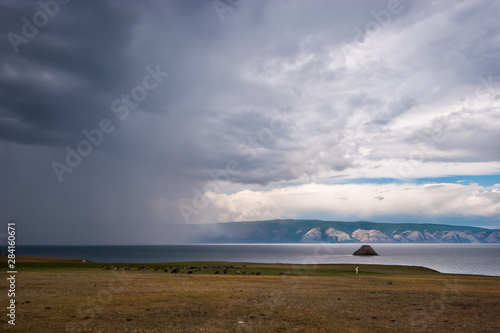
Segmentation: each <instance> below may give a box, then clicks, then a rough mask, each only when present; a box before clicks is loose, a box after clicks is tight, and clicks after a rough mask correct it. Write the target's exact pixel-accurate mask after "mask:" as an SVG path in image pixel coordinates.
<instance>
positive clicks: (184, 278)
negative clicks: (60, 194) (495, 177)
mask: <svg viewBox="0 0 500 333" xmlns="http://www.w3.org/2000/svg"><path fill="white" fill-rule="evenodd" d="M285 269H286V268H285ZM363 273H364V272H363ZM273 274H274V273H273ZM0 287H1V288H2V290H1V291H0V292H1V293H2V294H4V295H5V294H7V290H6V289H7V284H6V283H2V284H1V286H0ZM16 301H17V303H16V326H15V327H13V326H12V325H9V324H7V319H6V316H5V315H3V316H2V319H1V321H0V327H2V331H16V332H500V278H498V277H479V276H465V275H446V274H439V273H435V274H429V273H425V274H423V273H422V274H419V272H418V271H415V272H414V273H412V274H409V273H404V274H400V273H398V272H391V273H388V274H384V273H383V272H378V273H377V272H374V273H373V274H368V273H366V274H361V273H360V274H358V275H356V274H354V273H352V274H340V275H330V276H275V275H273V276H271V275H213V274H169V273H163V272H154V271H152V270H150V271H137V270H130V271H119V270H117V271H114V270H102V269H97V268H96V269H87V270H82V271H72V270H67V271H64V270H62V271H51V270H45V271H36V270H35V271H25V272H22V273H18V275H17V280H16ZM3 304H4V307H3V308H4V309H5V306H6V305H8V304H7V301H5V300H4V301H3ZM4 311H6V310H4ZM4 329H5V330H4Z"/></svg>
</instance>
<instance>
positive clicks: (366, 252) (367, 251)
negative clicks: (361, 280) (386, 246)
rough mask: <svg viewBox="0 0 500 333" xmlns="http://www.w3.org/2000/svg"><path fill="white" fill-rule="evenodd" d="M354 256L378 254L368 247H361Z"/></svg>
mask: <svg viewBox="0 0 500 333" xmlns="http://www.w3.org/2000/svg"><path fill="white" fill-rule="evenodd" d="M353 255H355V256H378V253H377V252H375V250H374V249H373V248H372V247H371V246H370V245H362V246H361V247H360V248H359V249H358V250H357V251H356V252H354V253H353Z"/></svg>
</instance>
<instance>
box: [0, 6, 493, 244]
mask: <svg viewBox="0 0 500 333" xmlns="http://www.w3.org/2000/svg"><path fill="white" fill-rule="evenodd" d="M46 2H47V3H49V2H50V0H46ZM50 3H52V2H50ZM391 3H392V2H391V1H356V2H353V3H349V4H345V3H341V2H333V1H313V2H305V1H250V0H246V1H243V2H242V3H241V5H239V6H238V7H236V8H234V10H233V11H227V12H225V13H224V14H223V20H221V19H220V16H219V14H218V13H217V10H216V9H215V8H214V6H213V2H212V1H210V0H209V1H165V2H164V1H149V2H135V1H100V2H97V1H92V2H89V1H76V0H73V1H70V2H69V3H67V4H65V5H62V4H61V5H60V6H59V12H58V13H57V14H55V15H53V17H52V16H51V17H50V18H49V19H48V22H47V24H45V25H43V27H39V29H38V33H37V34H36V35H35V36H34V37H32V38H31V37H30V38H28V42H27V43H20V44H18V45H17V48H18V52H16V50H15V48H16V47H13V46H12V43H11V40H9V38H8V34H9V33H15V34H17V35H21V36H22V28H23V24H25V21H23V17H26V19H27V20H29V21H31V22H32V21H33V16H34V15H36V13H37V12H39V11H41V10H43V9H41V7H40V5H39V4H38V3H37V2H29V1H27V2H19V1H16V2H14V1H11V2H4V3H2V5H1V6H2V10H0V27H1V28H0V32H1V34H0V35H1V37H2V38H1V39H0V140H1V142H0V157H1V159H2V164H1V165H0V172H1V174H2V175H8V176H7V177H2V180H1V183H0V185H1V188H2V189H6V190H5V191H2V192H1V193H0V196H1V197H0V199H1V202H2V210H1V212H2V213H1V214H2V215H0V218H1V219H4V220H5V219H7V218H18V219H19V220H21V221H26V224H25V225H26V228H27V229H26V230H25V232H26V242H34V241H37V242H39V241H38V240H37V235H44V236H45V237H47V238H46V242H48V243H50V242H56V241H59V239H60V238H61V237H60V236H61V234H70V235H71V237H69V238H68V242H73V241H75V240H77V239H78V237H79V236H80V235H81V236H82V237H84V238H85V239H86V240H87V242H98V243H113V242H114V240H113V239H110V238H109V237H114V238H116V239H118V238H119V239H120V242H125V243H126V242H127V240H128V241H129V242H131V241H133V242H148V241H154V242H162V240H163V238H162V237H165V239H174V240H175V236H174V235H170V236H169V232H173V229H169V232H165V233H164V234H162V235H163V236H162V235H156V236H154V237H153V236H151V234H154V233H155V232H154V230H159V229H161V228H162V227H160V225H161V223H164V222H177V223H178V222H183V219H182V216H181V215H180V213H179V210H178V204H177V202H178V200H180V199H182V198H184V199H186V198H187V200H188V201H189V200H191V199H192V198H193V196H194V194H193V193H195V192H196V190H197V189H199V190H200V191H203V189H204V186H205V185H206V184H207V183H208V182H211V181H213V179H214V175H218V177H219V178H221V179H226V180H228V183H230V185H227V186H229V187H228V188H231V189H232V190H234V191H237V190H239V189H240V188H245V187H246V186H248V187H251V186H254V187H262V188H264V187H265V186H267V185H268V184H270V183H273V182H280V181H290V182H294V181H303V180H311V179H314V178H315V177H318V176H319V175H323V174H327V175H331V174H332V173H334V172H340V171H345V170H347V169H349V168H351V169H362V168H363V163H364V162H363V161H361V160H360V157H363V158H364V157H367V158H368V159H369V158H370V156H372V157H373V160H384V159H387V158H393V157H399V156H400V155H398V153H397V152H398V150H399V151H405V150H407V148H408V145H410V144H413V142H414V141H415V140H414V139H415V136H416V134H415V133H419V131H425V130H428V129H429V128H431V127H432V126H433V125H432V124H433V122H440V121H441V122H443V123H447V122H449V121H450V120H449V119H448V118H446V117H447V115H446V114H442V113H440V114H439V116H436V117H428V119H427V118H426V119H425V121H424V120H422V122H419V123H418V124H416V123H415V124H414V123H413V120H412V118H409V119H410V120H407V119H406V118H405V117H412V116H414V115H415V113H418V112H420V111H421V110H424V112H423V113H426V114H427V113H429V111H428V110H431V109H433V108H436V109H439V108H440V107H441V106H440V105H437V104H438V103H437V101H438V102H439V101H440V100H441V99H442V98H444V97H449V98H452V97H453V98H454V97H457V98H458V97H460V96H457V94H458V93H457V91H460V93H463V94H464V95H467V94H469V93H471V94H473V93H474V91H473V90H474V87H475V85H476V83H477V77H478V76H482V77H484V78H488V75H492V77H493V78H494V80H497V79H496V78H497V77H498V75H499V71H498V68H499V67H498V66H499V65H498V62H497V61H496V60H495V59H496V54H497V53H498V47H499V46H498V43H493V42H492V41H493V40H494V39H495V38H498V23H497V18H496V17H495V15H493V14H492V13H494V12H495V4H494V3H490V2H487V1H484V2H480V3H479V4H475V3H474V2H465V3H463V4H454V3H453V2H446V3H444V4H442V3H441V2H417V3H414V1H401V2H395V3H396V5H395V6H394V5H391ZM448 9H449V10H448ZM440 15H442V17H440ZM446 15H448V16H446ZM374 28H375V30H373V29H374ZM370 29H371V30H370ZM147 68H149V69H150V70H155V69H156V68H159V70H160V71H161V72H162V73H167V72H168V73H169V75H168V76H166V75H165V76H162V77H161V82H158V86H156V87H155V88H154V89H152V90H148V91H147V96H146V97H145V98H144V100H141V101H135V102H134V101H131V103H136V104H137V105H136V106H134V107H132V106H131V105H130V104H125V103H124V102H123V100H122V101H121V102H120V103H119V104H117V107H120V108H121V109H120V110H121V111H119V112H114V111H113V108H112V104H113V102H114V101H116V99H123V98H124V97H123V96H124V95H129V97H128V98H130V95H132V91H133V89H134V88H136V87H142V86H143V85H144V78H145V76H146V75H151V72H150V70H148V69H147ZM151 82H154V81H151ZM138 89H139V88H138ZM494 89H496V88H494ZM471 91H472V92H471ZM450 96H451V97H450ZM466 97H467V96H466ZM488 98H489V99H490V102H491V99H492V97H488ZM476 104H477V105H478V107H479V106H480V105H482V104H481V103H479V102H478V103H476ZM490 107H491V105H490ZM481 108H482V106H481ZM481 110H482V109H481ZM115 111H116V109H115ZM448 113H449V112H448ZM125 114H126V116H125ZM476 114H477V113H476ZM108 118H109V119H110V121H111V122H112V125H113V126H114V127H113V128H114V130H113V131H110V133H105V134H103V137H102V140H101V141H102V142H101V143H99V144H97V145H94V146H92V152H91V153H90V154H89V155H88V156H82V158H81V162H80V163H78V165H77V166H76V167H71V172H69V171H68V172H64V174H63V175H62V178H63V181H62V182H59V180H58V177H56V174H55V172H54V169H53V163H54V162H58V163H60V164H61V165H66V164H67V161H66V159H67V154H68V151H67V147H70V148H71V149H73V150H75V151H76V150H77V148H78V144H79V143H80V142H82V140H87V138H86V137H85V136H84V135H83V134H82V131H83V130H87V131H91V130H95V129H99V126H100V122H101V121H102V120H103V119H108ZM434 118H436V119H434ZM419 119H420V118H419ZM486 119H489V120H493V119H497V116H496V111H495V110H492V111H491V112H490V113H489V114H488V115H487V116H484V117H483V118H481V117H479V118H478V119H476V120H477V121H475V122H473V123H471V122H462V125H460V126H462V127H463V129H465V128H467V129H468V132H467V133H468V134H467V135H466V136H460V135H459V134H458V133H460V128H459V127H456V128H450V129H449V133H450V136H449V140H448V141H447V142H442V143H440V144H439V145H436V146H435V149H436V150H437V151H441V152H442V153H443V155H446V157H443V156H438V157H435V156H432V158H435V160H437V161H443V160H450V161H454V160H467V159H469V160H470V159H473V160H475V161H493V160H494V161H498V158H497V157H495V156H497V155H495V151H498V150H495V145H491V144H490V145H489V147H493V148H489V149H487V148H485V147H486V146H488V145H487V144H486V143H487V142H489V141H491V139H492V138H495V139H496V138H497V136H498V135H497V134H495V133H496V132H494V130H493V127H494V126H493V125H491V124H494V122H493V121H490V122H489V124H490V125H491V126H489V125H488V121H487V120H486ZM398 122H402V124H399V123H398ZM395 124H398V126H399V127H397V128H395ZM477 131H482V132H483V137H482V138H481V139H480V140H476V141H474V140H473V137H474V135H475V134H477ZM412 135H414V136H412ZM466 138H469V139H466ZM405 139H406V141H405ZM473 142H476V143H477V144H474V143H473ZM467 143H469V145H467ZM479 143H481V144H479ZM398 145H401V146H398ZM480 145H482V146H483V148H481V147H479V146H480ZM458 148H460V149H462V151H464V152H463V153H461V154H459V155H454V154H452V153H450V151H454V150H457V149H458ZM463 154H465V155H466V157H465V158H464V157H463ZM427 158H428V159H431V156H428V157H427ZM231 161H235V162H237V163H238V167H239V168H240V169H239V170H241V171H240V172H238V173H234V174H231V176H230V177H227V178H225V177H223V176H221V175H223V174H224V172H225V171H226V169H227V165H228V163H230V162H231ZM242 184H243V185H242ZM231 186H232V187H231ZM228 191H229V190H228ZM385 201H386V200H384V202H385ZM3 207H8V209H7V208H6V209H3ZM201 215H204V216H205V220H206V221H208V220H210V219H217V218H218V213H217V211H211V210H209V209H207V210H206V211H203V212H202V213H200V216H201ZM28 227H31V228H32V229H33V230H34V231H33V232H31V233H30V232H28V231H27V230H28V229H29V228H28ZM52 229H58V230H61V231H60V233H54V234H51V233H50V230H52ZM44 230H45V231H44ZM99 230H101V231H102V233H99ZM162 230H163V229H162ZM113 232H115V234H114V236H110V235H113ZM160 234H161V233H160ZM51 237H52V238H51ZM155 237H156V238H155ZM168 237H171V238H168ZM89 239H91V240H89Z"/></svg>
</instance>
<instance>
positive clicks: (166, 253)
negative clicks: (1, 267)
mask: <svg viewBox="0 0 500 333" xmlns="http://www.w3.org/2000/svg"><path fill="white" fill-rule="evenodd" d="M368 244H369V243H368ZM361 245H362V244H359V243H356V244H352V243H351V244H223V245H221V244H197V245H158V246H18V247H17V248H16V254H17V255H32V256H48V257H63V258H78V259H83V258H85V259H89V260H92V261H94V262H109V263H125V262H130V263H133V262H135V263H155V262H180V261H232V262H262V263H292V264H341V263H352V264H382V265H408V266H424V267H428V268H432V269H435V270H437V271H439V272H442V273H458V274H476V275H492V276H500V244H370V245H371V246H372V247H373V248H374V249H375V251H376V252H377V253H378V254H379V256H369V257H363V256H353V255H352V253H353V252H354V251H356V250H357V249H358V248H359V247H360V246H361Z"/></svg>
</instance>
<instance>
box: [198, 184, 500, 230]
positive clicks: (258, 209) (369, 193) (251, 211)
mask: <svg viewBox="0 0 500 333" xmlns="http://www.w3.org/2000/svg"><path fill="white" fill-rule="evenodd" d="M499 189H500V184H497V185H495V186H491V187H483V186H479V185H477V184H471V185H462V184H450V183H441V184H420V185H416V184H342V185H339V184H333V185H326V184H316V183H310V184H304V185H299V186H288V187H285V188H275V189H271V190H267V191H258V190H253V191H252V190H242V191H239V192H236V193H233V194H216V193H214V192H207V193H206V196H207V197H208V198H209V199H210V201H211V203H212V205H213V207H214V208H215V210H216V211H217V212H218V220H219V221H220V222H226V221H247V220H263V219H274V218H294V217H304V216H315V215H314V214H319V215H321V216H330V218H332V219H377V218H378V217H386V216H392V217H393V218H394V219H395V220H397V217H398V216H416V217H422V218H423V219H425V218H429V217H436V218H439V217H442V216H457V217H471V216H477V217H493V218H500V194H499ZM382 198H383V199H382Z"/></svg>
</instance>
